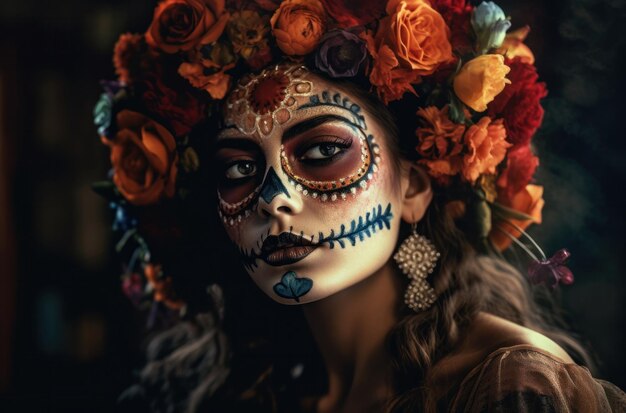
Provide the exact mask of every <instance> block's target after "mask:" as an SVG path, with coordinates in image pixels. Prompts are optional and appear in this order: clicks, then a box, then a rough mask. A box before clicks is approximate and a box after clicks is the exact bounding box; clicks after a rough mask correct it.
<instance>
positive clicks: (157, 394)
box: [122, 75, 592, 413]
mask: <svg viewBox="0 0 626 413" xmlns="http://www.w3.org/2000/svg"><path fill="white" fill-rule="evenodd" d="M320 76H322V77H323V75H320ZM330 81H331V82H333V84H334V85H336V86H337V87H339V88H341V89H343V90H344V91H346V92H348V93H350V94H351V95H353V96H356V97H357V98H358V99H359V101H360V102H362V103H363V105H364V107H365V109H366V110H367V112H368V113H369V114H370V115H372V116H373V117H375V118H376V119H377V121H378V122H380V124H381V125H382V126H383V130H385V131H388V134H387V136H385V142H386V143H387V146H388V148H389V150H390V152H391V154H392V155H393V159H394V162H393V163H392V165H393V167H394V168H396V170H397V171H399V170H400V168H401V167H402V166H401V160H402V159H406V160H410V161H415V160H416V159H417V153H416V151H415V150H414V148H413V146H414V143H411V140H410V139H403V138H404V137H413V136H414V132H415V128H416V127H417V125H416V124H415V123H412V122H416V121H417V120H416V116H415V113H406V111H407V110H408V109H406V108H415V107H417V106H416V105H407V104H401V103H395V104H394V103H392V104H391V105H389V107H387V106H385V105H384V104H383V103H382V102H381V101H380V100H379V99H378V98H377V97H376V96H375V95H373V94H371V93H367V92H366V91H365V89H364V88H363V87H362V86H360V85H359V84H357V83H354V82H353V81H337V80H336V79H330ZM405 99H415V100H417V101H418V102H417V103H420V102H419V98H417V97H407V98H405ZM403 101H404V100H403ZM403 103H406V102H403ZM421 104H422V105H423V104H424V102H421ZM214 125H215V124H214V123H213V124H211V126H210V127H209V129H208V130H214V129H213V128H214ZM203 133H206V129H205V132H203ZM210 173H211V171H210V170H205V174H210ZM204 178H207V179H208V177H207V176H206V175H205V177H204ZM433 189H434V195H435V196H434V198H433V201H432V202H431V205H430V206H429V207H428V209H427V211H426V214H425V216H424V218H423V219H422V220H421V221H420V222H419V223H418V225H417V231H418V232H419V233H420V234H423V235H424V236H426V237H427V238H429V239H430V240H431V241H432V242H433V243H434V245H435V247H436V248H437V249H438V250H439V251H440V252H441V257H440V260H439V262H438V264H437V267H436V268H435V271H434V272H433V275H432V276H431V280H429V281H430V282H431V284H432V285H433V288H434V289H435V291H436V292H437V294H438V296H439V298H438V300H437V301H436V302H435V304H434V305H433V306H432V307H431V308H430V309H428V310H426V311H422V312H419V313H415V312H413V311H411V310H409V309H408V308H404V309H403V312H402V318H401V320H400V322H399V323H398V324H397V325H396V326H395V327H394V328H393V329H392V331H391V332H390V333H389V336H388V340H387V348H386V349H387V351H388V354H389V356H390V357H391V360H392V369H393V380H394V382H393V385H394V389H395V396H394V397H393V398H392V399H391V400H390V401H389V403H388V407H387V411H388V412H389V413H391V412H393V413H397V412H414V411H424V410H425V411H434V410H435V403H436V400H433V399H432V397H430V392H429V389H428V377H429V373H430V372H431V371H432V368H433V366H434V365H435V364H436V363H437V361H439V360H440V359H441V358H442V357H443V356H444V355H446V354H447V353H449V352H450V350H451V349H452V348H453V347H454V346H455V345H456V344H457V343H458V342H459V340H460V339H461V338H462V335H463V331H464V330H465V329H466V328H467V327H468V325H469V323H470V321H471V320H472V319H473V318H474V317H475V316H476V315H477V314H478V313H479V312H487V313H490V314H494V315H497V316H500V317H502V318H505V319H507V320H510V321H512V322H515V323H517V324H519V325H522V326H524V327H528V328H531V329H533V330H535V331H538V332H540V333H542V334H545V335H546V336H548V337H550V338H552V339H553V340H554V341H556V342H557V343H558V344H560V345H562V346H563V347H564V348H565V349H566V350H567V351H568V352H569V353H570V354H571V355H572V357H573V358H574V359H575V360H576V361H577V362H579V363H582V364H585V365H587V366H592V362H591V359H590V357H589V355H588V353H587V352H586V351H585V349H584V348H583V346H582V345H581V344H580V343H579V342H578V341H577V340H576V339H575V338H573V337H572V336H571V335H569V334H568V333H566V329H565V324H564V322H563V321H562V319H561V316H560V313H559V311H558V310H557V306H556V305H554V304H553V300H552V298H551V294H550V292H548V290H547V289H545V288H531V286H530V285H529V283H528V281H527V280H526V279H525V277H524V276H523V275H522V274H521V273H520V272H519V271H518V270H517V269H516V268H515V267H514V266H512V265H511V264H509V263H507V262H506V261H505V260H503V259H502V258H501V257H499V256H496V255H494V254H493V253H490V252H489V251H488V250H479V249H478V248H476V247H475V246H474V244H475V243H474V242H473V241H474V240H472V239H471V238H470V237H468V229H467V228H463V226H462V225H460V224H459V223H458V222H455V220H454V219H453V218H452V217H451V216H450V215H449V213H448V212H447V210H446V208H445V203H446V202H447V197H446V192H445V189H444V188H441V187H437V186H436V185H434V188H433ZM204 190H205V191H206V187H205V189H204ZM193 202H195V204H193V203H192V204H193V207H192V208H193V209H194V212H193V213H194V214H195V213H198V214H204V217H205V219H206V215H207V212H206V211H210V210H212V209H207V208H210V205H211V204H210V202H215V199H214V197H213V196H209V197H207V198H206V199H203V200H200V199H193ZM213 205H215V204H213ZM215 221H216V222H217V220H215ZM207 225H208V226H207ZM207 225H200V226H198V227H197V228H195V230H196V231H197V234H196V237H195V239H196V241H197V242H196V245H195V248H191V250H195V251H196V252H197V251H198V249H202V248H207V249H211V251H213V253H212V254H210V257H209V258H208V260H209V261H211V263H210V264H209V265H210V266H211V268H212V269H213V270H214V271H215V272H217V273H221V274H218V276H219V279H214V278H210V279H209V278H206V277H201V276H198V266H199V265H202V264H198V262H197V261H189V260H188V261H185V262H186V264H183V263H182V262H177V263H172V267H174V266H176V268H177V269H178V271H177V276H179V274H180V276H179V278H178V280H177V281H176V284H177V286H178V287H179V290H180V291H184V290H186V291H189V292H190V293H189V294H184V293H181V295H182V296H184V297H185V298H191V301H192V302H194V301H197V300H198V298H199V296H198V294H197V292H198V291H203V290H204V289H205V288H206V285H209V284H212V285H213V286H212V287H211V289H210V293H211V294H210V299H211V301H212V303H213V307H210V308H206V306H201V305H198V306H193V305H192V306H191V308H195V309H201V310H202V311H191V312H189V313H188V315H187V317H186V318H185V319H184V320H183V321H182V322H179V323H178V324H177V325H175V326H174V327H172V328H170V329H169V330H166V331H165V332H162V333H159V334H157V335H156V336H154V337H153V338H152V340H151V342H150V345H149V349H148V351H147V355H148V357H147V358H148V360H147V363H146V366H145V367H144V368H143V370H142V371H141V372H140V373H139V375H138V383H137V384H135V385H134V386H133V387H131V388H130V389H128V390H127V391H126V392H125V393H124V395H123V396H122V400H123V401H124V406H126V407H128V408H129V411H130V410H131V409H132V410H133V411H134V412H138V411H142V408H143V410H148V409H149V410H150V411H153V412H165V411H172V409H173V410H174V411H181V412H195V411H200V410H204V409H206V408H207V407H208V406H211V407H213V408H215V407H216V406H222V408H225V407H223V406H228V410H230V411H255V412H264V411H268V412H275V411H294V410H295V408H294V407H293V406H292V405H289V404H288V406H287V407H285V405H284V404H283V405H282V407H281V403H282V400H281V398H282V397H287V398H291V399H293V394H294V393H290V392H291V390H292V389H293V388H294V387H293V386H292V387H291V388H290V387H289V386H287V384H286V382H287V381H288V380H289V376H290V375H291V377H293V374H290V372H289V369H290V368H291V367H293V360H299V361H302V360H308V361H309V366H313V367H315V366H319V365H320V364H321V363H320V360H319V354H317V353H316V348H315V345H314V342H313V339H312V337H311V336H310V332H309V331H308V330H307V329H306V328H305V327H303V325H305V321H304V318H303V316H302V315H301V314H300V312H297V311H294V310H293V309H292V308H285V306H281V305H279V304H276V303H274V302H271V300H269V299H268V298H267V297H262V294H260V293H259V292H258V291H255V290H256V288H255V287H254V286H253V285H252V283H242V282H240V280H241V278H240V277H244V272H243V270H242V269H239V270H238V271H234V270H233V269H232V263H233V262H236V260H237V256H236V254H235V253H234V249H224V247H223V246H222V248H217V250H215V249H213V248H212V247H211V246H209V245H210V243H207V240H206V233H201V231H209V233H210V234H216V236H217V237H226V234H225V232H224V230H223V228H221V225H219V224H217V225H216V224H215V223H207ZM207 228H208V229H207ZM407 233H408V226H407V227H404V228H402V231H401V237H402V235H403V234H407ZM203 256H204V257H205V259H207V258H206V254H204V255H203ZM190 262H191V263H193V264H190ZM194 266H195V268H194ZM215 282H218V283H219V284H220V286H221V287H223V295H224V297H222V293H221V289H220V288H218V287H217V286H216V285H214V284H213V283H215ZM202 299H204V300H205V301H206V296H203V297H202ZM538 301H541V302H542V304H543V307H542V306H541V305H539V303H538ZM224 303H226V305H224ZM225 309H226V310H225ZM202 312H208V314H209V315H208V316H206V315H202ZM196 313H197V314H196ZM222 316H223V322H222V321H221V320H222ZM268 319H269V320H271V321H270V322H269V323H268V322H266V321H265V320H268ZM276 319H280V320H281V323H282V324H283V325H284V324H288V325H289V329H283V328H279V327H278V326H276V322H275V321H274V320H276ZM241 320H251V321H250V322H249V323H242V322H241ZM286 330H289V331H290V333H292V332H293V331H297V334H296V335H295V338H294V334H290V335H289V336H288V337H287V335H286V334H285V333H284V331H286ZM227 336H228V338H227ZM294 339H296V340H300V342H299V344H298V345H294V342H293V340H294ZM286 343H288V344H286ZM296 349H298V350H296ZM290 363H291V364H290ZM313 370H314V373H317V376H315V374H314V375H313V376H314V377H315V380H314V383H313V384H314V385H316V386H317V387H314V392H315V391H319V392H322V391H323V389H324V388H323V386H324V384H325V383H324V380H325V378H324V377H323V375H324V372H323V370H322V371H319V370H315V368H314V369H313ZM315 381H316V382H315ZM302 387H308V388H309V389H310V384H308V385H307V386H304V385H303V384H299V385H297V386H295V388H296V390H295V394H298V393H297V392H298V389H301V388H302ZM291 402H293V400H292V401H291ZM233 406H237V407H236V408H234V407H233ZM217 409H218V410H217V411H221V410H220V407H217ZM233 409H235V410H233Z"/></svg>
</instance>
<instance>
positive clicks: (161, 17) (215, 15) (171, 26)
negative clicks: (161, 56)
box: [146, 0, 228, 53]
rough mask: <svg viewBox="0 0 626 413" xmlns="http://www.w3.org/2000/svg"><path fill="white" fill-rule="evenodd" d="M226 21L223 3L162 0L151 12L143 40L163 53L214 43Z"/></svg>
mask: <svg viewBox="0 0 626 413" xmlns="http://www.w3.org/2000/svg"><path fill="white" fill-rule="evenodd" d="M227 22H228V13H227V12H226V11H225V10H224V0H164V1H162V2H161V3H160V4H159V5H158V6H157V8H156V9H155V10H154V17H153V19H152V24H151V25H150V27H149V28H148V32H147V33H146V41H147V42H148V44H150V45H151V46H152V47H156V48H158V49H161V50H162V51H164V52H165V53H176V52H178V51H180V50H183V51H187V50H190V49H192V48H194V47H196V46H198V45H206V44H209V43H213V42H214V41H216V40H217V39H218V37H220V35H221V34H222V32H223V31H224V27H226V23H227Z"/></svg>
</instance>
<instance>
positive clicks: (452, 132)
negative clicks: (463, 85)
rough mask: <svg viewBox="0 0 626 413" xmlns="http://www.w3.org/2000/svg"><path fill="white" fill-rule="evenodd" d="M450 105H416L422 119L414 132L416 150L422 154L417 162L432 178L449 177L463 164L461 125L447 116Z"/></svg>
mask: <svg viewBox="0 0 626 413" xmlns="http://www.w3.org/2000/svg"><path fill="white" fill-rule="evenodd" d="M449 110H450V108H449V106H448V105H446V106H445V107H444V108H443V109H438V108H437V107H435V106H429V107H427V108H420V109H419V110H418V111H417V115H418V116H419V117H421V118H422V119H423V120H424V121H423V122H422V124H423V126H422V127H420V128H418V129H417V130H416V131H415V133H416V135H417V139H418V145H417V146H416V148H415V149H416V150H417V152H418V153H419V154H420V155H422V156H423V157H424V159H420V160H419V163H421V164H422V165H425V166H426V167H427V168H428V172H429V174H430V175H432V176H433V177H436V178H438V177H441V176H443V175H446V176H452V175H456V174H457V173H459V172H460V170H461V166H462V164H463V159H462V154H461V152H462V151H463V142H462V139H463V133H464V132H465V126H463V125H459V124H457V123H454V122H452V121H451V120H450V118H449V116H448V112H449Z"/></svg>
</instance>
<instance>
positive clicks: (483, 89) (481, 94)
mask: <svg viewBox="0 0 626 413" xmlns="http://www.w3.org/2000/svg"><path fill="white" fill-rule="evenodd" d="M510 70H511V69H510V68H509V67H508V66H507V65H505V64H504V56H502V55H498V54H486V55H482V56H479V57H477V58H475V59H472V60H470V61H469V62H467V63H465V65H463V67H462V68H461V70H460V71H459V73H458V74H457V75H456V77H455V78H454V93H456V95H457V97H458V98H459V99H461V101H462V102H463V103H465V104H466V105H467V106H469V107H470V108H472V109H474V110H475V111H476V112H484V111H485V110H487V104H488V103H489V102H491V101H492V100H493V99H494V98H495V97H496V96H497V95H498V93H500V92H502V90H503V89H504V86H506V85H507V84H509V83H511V81H510V80H509V79H507V78H506V77H505V76H506V75H507V73H509V71H510Z"/></svg>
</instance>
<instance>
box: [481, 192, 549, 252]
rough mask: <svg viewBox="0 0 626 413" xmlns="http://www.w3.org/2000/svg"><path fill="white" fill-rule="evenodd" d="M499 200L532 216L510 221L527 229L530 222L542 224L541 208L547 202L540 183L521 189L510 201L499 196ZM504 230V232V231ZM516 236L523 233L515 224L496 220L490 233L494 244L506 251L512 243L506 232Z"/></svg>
mask: <svg viewBox="0 0 626 413" xmlns="http://www.w3.org/2000/svg"><path fill="white" fill-rule="evenodd" d="M498 202H499V203H500V204H502V205H504V206H506V207H508V208H511V209H513V210H515V211H519V212H521V213H523V214H526V215H528V216H530V217H531V218H532V219H530V220H518V219H509V220H508V222H510V223H511V224H513V225H515V226H517V227H519V228H520V229H521V230H525V229H526V228H528V226H530V224H533V223H534V224H541V210H542V209H543V206H544V204H545V201H544V200H543V187H542V186H538V185H527V186H526V188H524V189H522V190H521V191H519V192H518V193H517V194H515V195H514V196H513V198H512V199H511V200H510V201H508V200H507V198H506V197H505V198H500V197H498ZM503 231H504V232H503ZM505 233H506V234H509V235H511V236H513V237H515V238H519V237H520V236H521V235H522V234H521V233H520V232H519V231H518V230H516V229H515V228H514V227H513V226H511V225H509V224H507V223H504V222H497V221H496V222H495V223H494V226H493V228H492V230H491V232H490V233H489V239H490V240H491V242H492V243H493V245H494V246H495V247H496V248H497V249H498V250H500V251H504V250H505V249H507V248H508V247H509V246H510V245H511V242H513V241H512V240H511V238H510V237H509V236H507V235H506V234H505Z"/></svg>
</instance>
